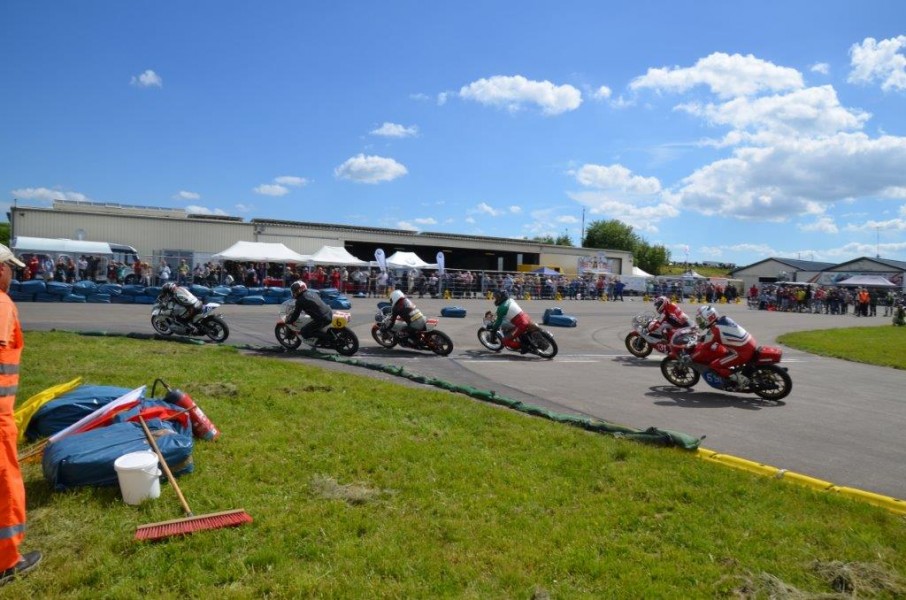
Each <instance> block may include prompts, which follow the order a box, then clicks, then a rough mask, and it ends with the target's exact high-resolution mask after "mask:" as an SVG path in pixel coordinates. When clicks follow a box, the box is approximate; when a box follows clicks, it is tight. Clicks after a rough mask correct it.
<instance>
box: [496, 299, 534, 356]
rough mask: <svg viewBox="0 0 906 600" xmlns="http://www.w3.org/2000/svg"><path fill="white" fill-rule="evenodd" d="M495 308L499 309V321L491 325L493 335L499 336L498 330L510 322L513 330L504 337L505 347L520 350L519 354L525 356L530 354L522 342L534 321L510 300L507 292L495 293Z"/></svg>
mask: <svg viewBox="0 0 906 600" xmlns="http://www.w3.org/2000/svg"><path fill="white" fill-rule="evenodd" d="M494 306H496V307H497V320H496V321H494V324H493V325H491V334H492V335H497V330H498V329H499V328H500V326H501V325H502V324H503V322H504V321H508V322H509V323H510V325H512V326H513V329H512V330H511V331H510V332H509V333H508V334H507V335H505V336H504V337H503V345H504V346H506V347H507V348H511V349H513V350H516V349H517V348H518V349H519V352H520V353H522V354H525V353H526V352H528V345H527V344H525V343H524V341H523V340H522V334H524V333H525V332H526V331H527V330H528V328H529V326H530V325H531V324H532V319H531V318H530V317H529V316H528V313H526V312H525V311H524V310H522V307H521V306H519V304H517V303H516V301H515V300H513V299H512V298H510V294H509V293H508V292H507V291H506V290H497V291H495V292H494Z"/></svg>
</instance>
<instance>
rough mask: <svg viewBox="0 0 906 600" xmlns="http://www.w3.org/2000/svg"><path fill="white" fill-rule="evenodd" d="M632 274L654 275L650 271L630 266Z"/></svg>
mask: <svg viewBox="0 0 906 600" xmlns="http://www.w3.org/2000/svg"><path fill="white" fill-rule="evenodd" d="M632 276H633V277H654V276H653V275H652V274H651V273H648V272H646V271H643V270H642V269H640V268H638V267H635V266H633V267H632Z"/></svg>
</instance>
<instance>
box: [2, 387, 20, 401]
mask: <svg viewBox="0 0 906 600" xmlns="http://www.w3.org/2000/svg"><path fill="white" fill-rule="evenodd" d="M18 390H19V386H18V385H8V386H5V387H0V398H2V397H3V396H15V395H16V392H17V391H18Z"/></svg>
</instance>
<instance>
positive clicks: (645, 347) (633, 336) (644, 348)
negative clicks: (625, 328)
mask: <svg viewBox="0 0 906 600" xmlns="http://www.w3.org/2000/svg"><path fill="white" fill-rule="evenodd" d="M625 342H626V349H627V350H629V353H630V354H632V355H633V356H635V357H636V358H645V357H646V356H648V355H649V354H651V344H649V343H648V340H646V339H645V338H643V337H642V336H640V335H639V332H638V331H630V332H629V333H628V334H627V335H626V340H625Z"/></svg>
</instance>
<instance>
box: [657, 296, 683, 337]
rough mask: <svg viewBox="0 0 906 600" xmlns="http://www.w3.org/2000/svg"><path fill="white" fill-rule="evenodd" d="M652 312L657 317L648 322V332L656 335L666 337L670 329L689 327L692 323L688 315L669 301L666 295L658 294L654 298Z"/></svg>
mask: <svg viewBox="0 0 906 600" xmlns="http://www.w3.org/2000/svg"><path fill="white" fill-rule="evenodd" d="M654 312H656V313H657V315H658V316H657V319H655V320H654V321H652V322H651V323H649V325H648V333H650V334H652V335H655V336H658V337H668V336H667V334H668V333H669V332H670V331H673V330H676V329H679V328H680V327H689V325H691V324H692V322H691V321H690V320H689V315H687V314H686V313H685V312H683V309H681V308H680V307H679V306H677V305H676V304H675V303H673V302H671V301H670V300H669V299H668V298H667V296H658V297H657V298H655V299H654Z"/></svg>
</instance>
